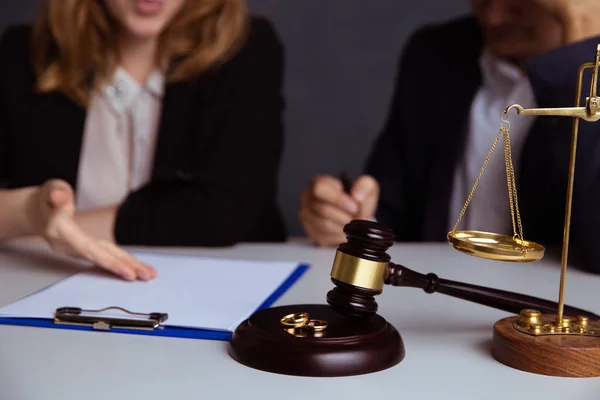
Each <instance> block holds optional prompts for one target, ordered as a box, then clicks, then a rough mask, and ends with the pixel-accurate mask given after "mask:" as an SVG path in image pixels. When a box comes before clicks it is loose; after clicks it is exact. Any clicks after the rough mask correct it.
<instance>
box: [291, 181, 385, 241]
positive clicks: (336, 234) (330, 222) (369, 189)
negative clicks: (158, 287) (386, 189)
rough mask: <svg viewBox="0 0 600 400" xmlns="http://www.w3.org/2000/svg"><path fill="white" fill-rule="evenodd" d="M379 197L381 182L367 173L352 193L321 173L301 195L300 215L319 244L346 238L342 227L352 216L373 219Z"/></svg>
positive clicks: (353, 188)
mask: <svg viewBox="0 0 600 400" xmlns="http://www.w3.org/2000/svg"><path fill="white" fill-rule="evenodd" d="M378 201H379V184H378V183H377V181H376V180H375V179H374V178H373V177H371V176H368V175H363V176H361V177H359V178H358V179H357V180H356V182H355V183H354V185H353V186H352V190H351V193H346V192H344V187H343V184H342V182H340V181H339V180H338V179H336V178H333V177H331V176H318V177H316V178H315V179H314V180H313V182H312V184H311V185H310V186H309V187H308V188H307V189H306V190H305V191H304V192H303V193H302V195H301V196H300V210H299V212H298V217H299V219H300V222H301V223H302V225H303V227H304V231H305V232H306V234H307V235H308V236H309V237H310V238H311V239H312V240H314V241H315V242H316V243H317V245H319V246H337V245H338V244H340V243H343V242H345V241H346V237H345V235H344V232H343V229H344V226H345V225H346V224H347V223H349V222H350V221H352V220H353V219H373V217H374V216H375V210H376V209H377V203H378Z"/></svg>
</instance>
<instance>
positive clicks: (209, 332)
mask: <svg viewBox="0 0 600 400" xmlns="http://www.w3.org/2000/svg"><path fill="white" fill-rule="evenodd" d="M308 268H309V265H307V264H300V265H298V267H296V269H295V270H294V271H293V272H292V273H291V274H290V275H289V276H288V277H287V278H286V279H285V280H284V281H283V282H282V283H281V285H279V287H278V288H277V289H275V291H274V292H273V293H271V295H270V296H269V297H267V298H266V299H265V301H263V302H262V304H260V306H259V307H258V308H257V309H256V310H255V312H256V311H260V310H263V309H265V308H269V307H271V306H272V305H273V303H275V301H277V299H279V298H280V297H281V296H282V295H283V294H284V293H285V292H286V291H287V290H288V289H289V288H291V287H292V286H293V285H294V283H296V281H297V280H298V279H299V278H300V277H301V276H302V275H303V274H304V273H305V272H306V271H307V270H308ZM0 325H19V326H33V327H39V328H53V329H70V330H80V331H91V332H111V333H124V334H131V335H146V336H162V337H172V338H185V339H208V340H223V341H229V340H231V337H232V335H233V332H230V331H227V330H215V329H200V328H180V327H175V326H169V325H168V324H167V325H164V326H162V325H161V326H160V327H158V328H156V329H153V330H138V329H123V328H118V327H111V328H110V329H106V330H100V329H97V328H94V327H93V326H91V325H64V324H57V323H56V322H55V321H54V320H53V319H46V318H2V317H1V316H0Z"/></svg>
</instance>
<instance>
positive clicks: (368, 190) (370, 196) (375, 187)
mask: <svg viewBox="0 0 600 400" xmlns="http://www.w3.org/2000/svg"><path fill="white" fill-rule="evenodd" d="M352 196H353V197H354V198H355V199H357V200H358V201H359V202H360V212H359V214H358V218H360V219H371V218H373V217H374V215H375V210H376V209H377V204H378V202H379V183H378V182H377V181H376V180H375V178H373V177H372V176H370V175H362V176H360V177H359V178H358V179H357V180H356V182H355V183H354V185H353V186H352Z"/></svg>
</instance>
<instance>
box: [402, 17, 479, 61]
mask: <svg viewBox="0 0 600 400" xmlns="http://www.w3.org/2000/svg"><path fill="white" fill-rule="evenodd" d="M408 47H411V48H414V49H420V50H421V51H423V50H426V51H431V52H432V56H440V55H452V54H454V55H459V56H464V55H467V54H479V52H480V51H481V48H482V47H483V35H482V32H481V27H480V25H479V23H478V22H477V20H476V19H475V18H474V17H473V16H471V15H465V16H461V17H457V18H454V19H452V20H449V21H444V22H438V23H429V24H426V25H423V26H421V27H420V28H418V29H417V30H415V31H414V33H413V34H412V35H411V37H410V39H409V42H408ZM434 51H435V53H434Z"/></svg>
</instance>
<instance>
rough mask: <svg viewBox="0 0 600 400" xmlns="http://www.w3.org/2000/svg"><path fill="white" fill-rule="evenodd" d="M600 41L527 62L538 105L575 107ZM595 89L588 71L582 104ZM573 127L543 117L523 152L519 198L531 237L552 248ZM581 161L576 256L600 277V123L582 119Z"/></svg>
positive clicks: (574, 223) (574, 221)
mask: <svg viewBox="0 0 600 400" xmlns="http://www.w3.org/2000/svg"><path fill="white" fill-rule="evenodd" d="M585 36H586V37H588V36H589V35H585ZM599 43H600V36H598V37H592V38H588V39H586V40H583V41H578V42H575V43H571V44H568V45H566V46H563V47H562V48H560V49H556V50H554V51H552V52H550V53H547V54H544V55H542V56H538V57H535V58H533V59H531V60H529V61H528V62H527V63H526V65H525V67H526V70H527V73H528V75H529V78H530V81H531V85H532V88H533V90H534V92H535V95H536V98H537V102H538V107H541V108H545V107H572V106H574V103H575V94H576V86H577V85H576V83H577V75H578V69H579V67H580V65H582V64H584V63H586V62H590V61H593V60H594V57H595V54H596V47H597V45H598V44H599ZM589 88H590V73H587V74H586V79H584V83H583V87H582V89H583V91H582V92H583V93H582V94H583V100H582V101H581V103H580V104H581V105H583V101H585V96H586V95H587V94H588V93H589ZM517 118H528V117H525V116H524V117H517ZM513 123H516V119H513ZM572 126H573V120H572V118H565V117H538V118H537V120H536V123H535V124H534V127H533V129H532V131H531V133H530V136H529V138H528V140H527V143H526V145H525V148H524V150H523V159H522V169H521V184H520V191H519V194H520V206H521V211H522V216H523V224H524V229H525V236H526V237H529V238H531V239H532V240H538V241H542V242H544V243H546V244H557V245H558V244H560V243H562V239H563V225H564V215H565V205H566V195H567V192H566V189H567V179H568V170H569V161H570V147H571V140H572V135H571V131H572ZM576 160H577V162H576V169H575V184H574V191H573V203H572V215H571V235H570V243H571V246H570V248H571V250H573V251H572V252H571V253H570V254H572V255H576V256H577V257H576V258H577V261H578V264H580V266H581V267H583V268H585V269H587V270H590V271H594V272H599V273H600V248H598V246H597V243H598V241H599V240H600V179H599V178H600V176H599V175H600V122H596V123H588V122H585V121H580V123H579V136H578V143H577V158H576Z"/></svg>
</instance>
